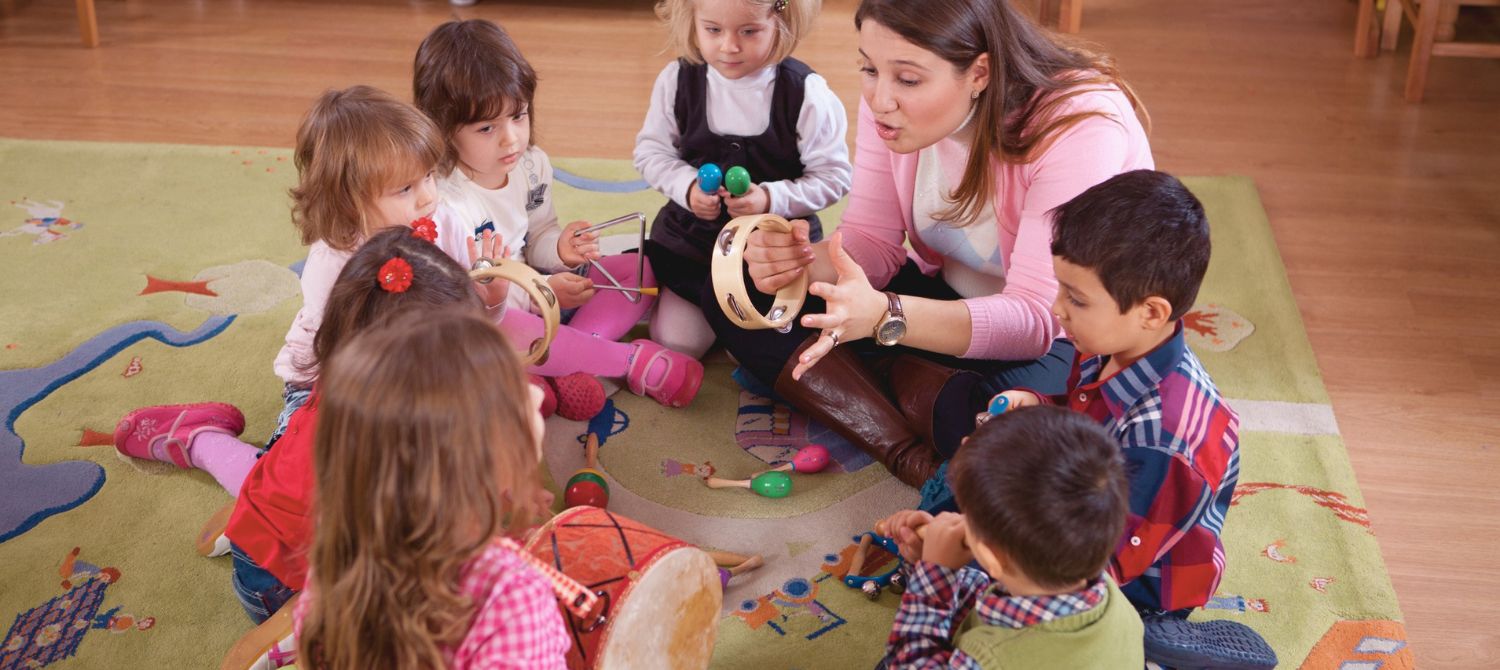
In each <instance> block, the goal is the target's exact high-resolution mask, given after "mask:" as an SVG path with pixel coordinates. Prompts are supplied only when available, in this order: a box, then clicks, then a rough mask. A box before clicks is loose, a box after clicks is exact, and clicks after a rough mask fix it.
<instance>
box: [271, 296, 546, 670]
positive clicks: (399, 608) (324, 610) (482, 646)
mask: <svg viewBox="0 0 1500 670" xmlns="http://www.w3.org/2000/svg"><path fill="white" fill-rule="evenodd" d="M541 399H542V392H541V390H540V389H538V388H537V387H536V386H533V385H530V384H528V383H527V381H526V376H525V374H524V372H523V369H522V366H521V361H520V360H519V359H518V357H517V356H516V354H515V352H514V350H513V349H512V348H511V346H510V344H509V343H508V342H506V340H505V338H504V336H502V335H501V334H500V332H499V331H498V330H496V329H495V327H494V326H493V325H492V324H491V323H490V322H489V321H487V320H486V319H485V318H484V317H483V316H482V315H480V314H478V313H476V312H475V310H472V309H457V308H446V309H442V308H437V309H418V310H412V311H408V312H406V313H403V314H401V315H400V316H398V317H396V318H395V319H392V320H391V321H390V322H388V323H387V324H385V325H382V326H378V327H376V328H374V329H371V330H366V331H363V332H361V333H360V334H359V335H357V336H356V337H355V338H354V339H353V340H351V341H350V342H349V343H348V344H346V345H345V346H343V347H342V348H340V349H339V350H338V351H337V352H335V353H334V354H333V357H332V358H331V360H329V361H328V362H327V364H326V366H325V367H324V369H323V371H322V374H321V377H320V381H319V401H318V402H319V403H320V407H319V417H318V434H317V441H316V445H315V446H314V448H313V471H314V472H315V476H316V480H317V482H316V493H315V498H314V500H315V503H314V516H315V518H314V523H315V526H316V529H315V531H314V533H313V542H312V548H311V551H310V554H309V557H308V564H309V566H310V570H309V573H308V579H307V590H306V591H305V592H304V593H303V596H302V598H301V601H300V602H299V603H298V604H297V605H296V608H295V609H294V610H293V612H294V621H295V630H296V631H297V649H298V666H299V667H305V668H314V669H325V668H327V669H336V670H344V669H351V670H352V669H355V668H360V669H363V668H518V669H520V668H524V669H526V670H534V669H540V670H546V669H554V668H555V669H557V670H561V669H562V668H564V667H566V661H565V658H564V657H565V654H566V653H567V650H568V645H569V644H570V640H569V638H568V633H567V630H566V629H565V628H564V624H563V619H562V615H561V613H560V612H559V610H558V607H557V600H556V598H555V596H554V595H553V590H552V586H551V582H550V581H548V579H547V578H546V577H545V576H543V575H542V574H540V573H539V572H537V571H536V570H535V569H534V568H532V567H530V566H529V565H528V564H527V563H526V562H525V561H524V560H523V558H522V557H521V555H520V554H519V553H518V552H519V551H520V549H519V547H518V545H516V544H515V543H514V542H512V541H509V540H506V539H503V535H504V534H505V533H509V532H514V531H515V530H517V529H519V528H522V527H524V526H525V525H527V524H529V523H531V522H533V521H534V520H536V518H537V515H538V514H539V513H541V512H542V511H543V510H544V509H545V505H546V504H547V502H548V501H547V498H546V496H543V495H540V493H539V491H540V490H541V482H540V481H538V479H537V472H538V470H539V463H540V460H541V440H542V418H541V413H540V406H541Z"/></svg>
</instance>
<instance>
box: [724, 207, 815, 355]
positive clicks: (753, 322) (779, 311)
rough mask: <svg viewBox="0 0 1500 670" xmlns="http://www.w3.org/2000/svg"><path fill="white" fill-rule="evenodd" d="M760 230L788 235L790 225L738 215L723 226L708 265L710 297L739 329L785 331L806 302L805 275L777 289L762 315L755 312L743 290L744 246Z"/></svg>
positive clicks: (766, 217)
mask: <svg viewBox="0 0 1500 670" xmlns="http://www.w3.org/2000/svg"><path fill="white" fill-rule="evenodd" d="M761 228H764V229H766V230H771V231H775V232H778V233H790V232H792V225H791V224H790V223H788V222H787V220H786V219H783V218H781V217H779V216H776V215H775V214H755V215H752V216H741V217H739V218H736V219H734V220H732V221H730V222H729V223H726V224H724V230H722V231H720V232H719V237H718V239H717V240H716V241H715V242H714V248H713V252H712V256H713V260H712V263H711V265H710V271H711V275H712V277H713V283H714V295H715V296H716V297H717V298H718V299H719V308H720V309H722V310H724V314H725V315H726V316H728V317H729V320H730V321H732V322H734V324H735V325H737V326H739V327H741V328H744V329H746V330H761V329H765V328H776V329H778V330H784V329H789V328H790V327H791V324H792V319H795V318H797V313H798V312H800V311H802V303H803V302H805V301H806V300H807V273H806V272H803V273H802V274H801V275H800V276H798V277H797V279H796V280H794V281H793V282H792V283H790V284H787V285H786V286H783V287H781V290H779V291H777V292H776V302H774V303H772V304H771V308H770V309H769V310H766V313H765V314H761V313H760V312H758V311H756V309H755V305H754V304H753V303H751V302H750V295H749V293H747V292H746V290H745V244H746V242H747V241H748V240H749V239H750V233H753V232H755V231H756V230H757V229H761Z"/></svg>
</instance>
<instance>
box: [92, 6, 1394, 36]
mask: <svg viewBox="0 0 1500 670" xmlns="http://www.w3.org/2000/svg"><path fill="white" fill-rule="evenodd" d="M80 1H82V0H80ZM1372 1H1373V0H1372ZM1037 15H1038V16H1037V18H1039V19H1041V22H1042V25H1044V26H1052V27H1053V28H1055V29H1056V30H1057V32H1060V33H1070V34H1071V33H1076V32H1078V30H1079V29H1080V28H1082V27H1083V0H1041V2H1040V4H1039V6H1038V12H1037Z"/></svg>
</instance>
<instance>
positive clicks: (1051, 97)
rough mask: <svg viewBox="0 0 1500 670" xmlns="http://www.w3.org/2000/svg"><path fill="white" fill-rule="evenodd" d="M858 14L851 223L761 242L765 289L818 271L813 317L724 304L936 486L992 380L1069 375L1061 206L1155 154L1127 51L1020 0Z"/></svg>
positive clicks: (744, 359) (802, 398)
mask: <svg viewBox="0 0 1500 670" xmlns="http://www.w3.org/2000/svg"><path fill="white" fill-rule="evenodd" d="M855 25H856V27H857V28H858V30H859V43H860V69H861V71H862V72H863V74H864V85H863V90H862V100H861V102H860V110H859V123H858V131H857V136H856V141H855V156H854V183H853V188H852V190H851V192H850V194H849V206H848V209H847V210H846V211H845V212H844V215H843V221H842V223H841V225H840V227H839V228H838V233H837V234H835V235H834V236H833V237H832V238H831V239H829V240H828V241H827V242H821V243H811V242H810V241H809V236H808V235H807V233H806V226H805V225H804V224H801V223H796V224H795V230H794V232H793V233H791V234H768V233H764V232H761V233H757V234H756V235H754V236H752V237H751V242H750V245H749V248H748V249H747V250H746V252H745V259H746V261H747V264H748V266H749V271H750V276H751V277H752V278H753V279H754V281H755V285H756V287H757V288H758V289H759V290H761V291H763V292H768V293H770V292H774V291H776V290H777V289H779V288H781V287H783V286H785V285H786V284H788V283H789V282H791V281H792V280H794V279H796V278H798V277H799V276H801V275H802V274H803V273H810V277H811V279H812V280H813V282H814V283H813V284H812V287H811V292H812V294H813V296H812V297H810V298H809V300H808V306H807V308H806V309H805V310H804V311H805V313H804V315H803V316H802V317H801V319H800V325H799V327H797V328H795V329H793V331H792V332H791V333H789V334H786V335H782V334H779V333H776V332H775V331H744V330H740V329H738V328H736V327H734V326H733V325H732V324H731V323H730V322H729V321H728V319H726V318H724V316H723V315H722V314H719V313H718V312H719V310H718V309H712V310H709V309H705V312H706V313H709V314H710V315H711V317H710V320H711V322H712V323H713V325H714V326H715V330H716V332H717V333H718V335H719V337H721V338H723V340H724V341H725V343H726V345H727V347H728V348H729V350H730V352H731V353H733V354H734V355H735V357H736V358H738V359H739V361H740V363H741V364H742V365H743V366H745V368H746V369H747V370H749V372H751V373H752V374H753V375H754V376H755V377H757V378H758V380H759V381H760V382H762V383H764V384H766V385H768V386H774V388H775V391H776V393H777V394H778V395H780V396H782V397H783V398H785V399H786V400H788V401H790V402H791V403H793V404H794V405H796V406H797V407H799V408H800V409H802V410H804V411H806V412H808V413H810V414H811V415H812V416H814V417H815V418H817V419H819V420H820V421H822V422H824V423H826V424H828V425H829V427H831V428H833V429H835V430H837V431H839V432H840V433H841V434H843V435H844V436H845V437H847V438H848V439H850V440H851V441H852V442H854V443H855V444H856V445H857V446H859V447H860V448H862V449H864V450H865V451H866V452H868V453H869V454H870V455H871V456H873V457H875V458H876V459H877V460H879V461H881V462H882V463H884V464H885V465H886V467H887V468H889V469H890V470H891V471H892V473H893V474H895V475H896V476H897V477H899V478H901V479H902V481H905V482H907V483H908V484H911V485H913V486H919V485H921V484H922V483H923V482H925V481H926V480H927V479H928V478H929V477H930V476H931V475H932V474H933V473H934V472H935V470H936V467H937V465H938V464H939V463H940V462H941V461H942V460H943V459H945V458H947V457H948V456H951V455H952V452H953V450H954V449H956V448H957V446H958V442H959V440H961V439H962V437H963V436H964V435H966V434H967V433H968V432H969V431H971V430H972V429H973V427H974V422H973V417H974V414H975V412H976V411H977V410H979V409H980V405H981V404H982V402H983V399H984V398H987V397H989V395H988V394H992V393H993V392H997V391H999V390H1004V389H1007V388H1011V387H1013V386H1022V385H1024V386H1030V385H1033V384H1039V385H1041V386H1042V387H1045V388H1049V389H1054V390H1055V391H1056V392H1062V391H1063V390H1064V389H1063V385H1064V383H1065V381H1066V380H1065V377H1066V375H1067V372H1068V367H1069V364H1070V363H1071V361H1072V357H1073V351H1072V348H1071V345H1070V344H1068V343H1067V342H1066V341H1065V340H1063V339H1061V338H1062V333H1061V331H1060V329H1059V327H1058V323H1057V320H1056V319H1055V318H1054V317H1053V316H1052V314H1051V311H1050V305H1051V304H1052V300H1053V297H1054V296H1055V295H1056V292H1057V282H1056V280H1055V278H1054V276H1053V273H1052V258H1051V251H1050V242H1051V240H1050V233H1051V225H1050V223H1049V221H1048V219H1047V215H1048V212H1049V211H1050V210H1051V209H1052V208H1054V207H1056V206H1058V205H1061V204H1062V203H1064V202H1067V201H1068V200H1069V199H1071V198H1072V197H1073V196H1075V195H1077V194H1079V193H1081V192H1083V191H1084V190H1085V189H1087V188H1088V187H1090V186H1093V185H1094V184H1097V183H1099V182H1101V181H1103V180H1105V179H1107V178H1109V177H1111V176H1113V175H1115V174H1118V173H1121V172H1126V171H1129V170H1134V169H1139V168H1150V167H1152V166H1153V163H1152V160H1151V150H1150V146H1149V144H1148V143H1147V140H1146V131H1145V129H1144V128H1143V126H1142V123H1141V121H1140V120H1138V119H1137V116H1136V113H1137V107H1138V106H1137V104H1136V101H1135V98H1134V96H1133V95H1132V94H1131V93H1130V89H1129V87H1128V86H1127V85H1126V84H1125V83H1124V82H1123V81H1122V80H1121V79H1120V78H1119V75H1118V73H1117V72H1116V70H1115V68H1114V66H1113V63H1112V61H1111V60H1110V59H1109V58H1108V57H1106V56H1103V55H1100V54H1095V53H1093V52H1091V51H1088V50H1087V49H1085V48H1084V47H1082V46H1081V45H1080V44H1078V43H1076V42H1074V41H1072V40H1071V39H1070V38H1067V37H1064V36H1061V35H1057V34H1054V33H1052V32H1050V31H1047V30H1045V29H1043V28H1041V27H1039V26H1037V25H1036V24H1035V23H1034V22H1032V20H1031V19H1030V18H1028V17H1027V16H1026V15H1025V14H1023V13H1022V12H1020V11H1019V10H1017V9H1016V8H1015V7H1012V6H1011V3H1010V2H1009V1H1008V0H1006V1H996V0H930V1H925V2H910V1H908V0H865V1H864V2H862V3H861V4H860V7H859V10H858V11H857V12H856V14H855ZM906 245H909V246H910V250H908V249H907V246H906ZM705 307H707V305H705ZM840 345H843V346H840ZM882 345H884V346H882ZM887 380H889V382H887ZM892 398H894V400H895V403H894V404H893V403H892V401H891V399H892Z"/></svg>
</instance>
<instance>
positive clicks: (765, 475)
mask: <svg viewBox="0 0 1500 670" xmlns="http://www.w3.org/2000/svg"><path fill="white" fill-rule="evenodd" d="M703 483H704V484H707V485H708V487H709V488H711V489H728V488H741V489H750V490H751V491H754V492H756V493H757V494H760V495H762V496H765V497H767V498H785V497H787V496H788V495H791V493H792V478H791V476H790V475H788V474H787V473H785V472H778V471H775V470H772V471H770V472H762V473H760V474H758V475H756V476H755V477H754V478H753V479H719V478H718V477H709V478H708V479H705V480H703Z"/></svg>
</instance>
